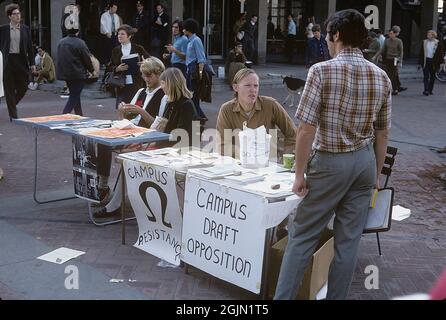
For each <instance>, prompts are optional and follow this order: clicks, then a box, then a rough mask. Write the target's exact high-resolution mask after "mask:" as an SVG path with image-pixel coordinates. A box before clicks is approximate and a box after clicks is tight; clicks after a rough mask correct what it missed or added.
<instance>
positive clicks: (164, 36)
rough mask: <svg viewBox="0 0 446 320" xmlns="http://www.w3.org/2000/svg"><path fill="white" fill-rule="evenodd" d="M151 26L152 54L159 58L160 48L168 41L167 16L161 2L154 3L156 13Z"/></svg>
mask: <svg viewBox="0 0 446 320" xmlns="http://www.w3.org/2000/svg"><path fill="white" fill-rule="evenodd" d="M152 26H153V36H152V43H151V46H152V51H153V53H152V55H154V56H155V57H157V58H161V54H162V49H163V47H164V46H165V45H166V44H167V43H168V42H169V41H168V39H169V16H168V15H167V13H165V12H164V6H163V5H162V4H161V3H158V4H157V5H156V15H155V17H154V18H153V23H152Z"/></svg>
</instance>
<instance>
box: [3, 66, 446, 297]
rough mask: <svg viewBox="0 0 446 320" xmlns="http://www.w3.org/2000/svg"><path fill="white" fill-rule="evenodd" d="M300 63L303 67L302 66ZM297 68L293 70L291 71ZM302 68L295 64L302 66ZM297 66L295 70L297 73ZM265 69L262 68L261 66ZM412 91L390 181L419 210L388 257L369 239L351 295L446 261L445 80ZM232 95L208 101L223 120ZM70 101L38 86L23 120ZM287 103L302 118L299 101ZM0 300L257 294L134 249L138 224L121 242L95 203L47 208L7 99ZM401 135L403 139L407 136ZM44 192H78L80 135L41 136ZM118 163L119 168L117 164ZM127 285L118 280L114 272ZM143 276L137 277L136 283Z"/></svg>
mask: <svg viewBox="0 0 446 320" xmlns="http://www.w3.org/2000/svg"><path fill="white" fill-rule="evenodd" d="M258 68H260V69H262V73H276V72H277V73H279V72H282V71H285V70H287V69H286V66H277V67H275V66H272V67H271V69H266V67H265V68H263V67H258ZM296 68H298V67H296ZM290 70H291V68H290ZM293 70H294V69H293ZM293 72H294V71H293ZM259 73H260V72H259ZM403 83H404V85H405V86H407V87H409V89H408V90H407V91H405V92H403V93H401V94H400V95H398V96H396V97H394V99H393V103H394V106H393V122H392V130H391V141H390V144H391V145H393V146H396V147H398V148H399V153H398V155H397V157H396V164H395V166H394V172H393V174H392V177H391V178H390V183H389V185H390V186H393V187H395V189H396V194H395V197H396V198H395V204H399V205H402V206H404V207H406V208H410V209H411V210H412V215H411V217H410V218H408V219H407V220H404V221H401V222H396V221H393V222H392V229H391V230H390V231H389V232H387V233H382V234H381V235H380V238H381V245H382V251H383V256H381V257H380V256H378V249H377V245H376V239H375V235H373V234H371V235H365V236H364V237H363V239H362V241H361V246H360V252H359V260H358V263H357V266H356V271H355V275H354V279H353V283H352V287H351V290H350V295H349V298H351V299H390V298H392V297H395V296H400V295H406V294H411V293H416V292H427V291H428V290H429V289H430V287H431V286H432V284H433V283H434V281H435V279H436V278H437V277H438V276H439V275H440V273H441V272H442V270H443V269H444V267H445V266H446V224H445V217H446V196H445V192H446V191H445V188H446V185H445V184H444V183H443V182H442V181H441V180H440V179H438V174H439V173H440V172H444V171H446V166H445V163H446V154H439V153H436V152H434V151H432V150H430V147H434V148H441V147H443V146H444V145H445V142H446V132H445V129H444V123H446V112H445V105H446V104H445V102H446V97H445V95H444V93H445V90H446V86H445V85H444V84H440V83H436V87H435V90H434V93H435V95H434V96H429V97H424V96H423V95H422V94H421V92H422V83H421V82H420V81H404V82H403ZM261 94H263V95H270V96H273V97H275V98H276V99H278V100H279V101H282V100H283V99H284V98H285V96H286V90H285V89H284V88H283V85H282V86H281V87H280V88H277V89H272V88H262V89H261ZM231 97H232V92H231V91H229V90H228V89H227V90H225V91H223V92H220V93H215V94H214V95H213V103H211V104H208V103H206V104H203V108H204V110H205V112H206V114H207V116H208V118H209V119H210V120H209V122H208V123H207V126H208V127H215V121H216V116H217V114H218V110H219V108H220V106H221V104H222V103H223V102H225V101H227V100H229V99H231ZM65 103H66V100H65V99H61V98H60V96H59V95H55V94H52V93H49V92H42V91H35V92H28V93H27V95H26V96H25V98H24V100H23V102H22V103H21V104H20V105H19V115H20V116H22V117H29V116H38V115H46V114H58V113H60V112H61V111H62V109H63V106H64V104H65ZM82 103H83V110H84V113H85V115H86V116H89V117H96V118H101V119H107V118H108V119H116V111H115V109H114V99H89V100H87V99H84V100H82ZM285 107H286V110H287V111H288V112H289V113H290V115H293V114H294V112H295V108H289V107H287V106H285ZM0 133H2V135H1V136H0V144H1V146H2V147H1V148H0V167H2V168H3V170H4V178H3V179H2V180H0V242H1V243H2V245H1V250H0V297H1V298H3V299H6V298H8V299H40V298H46V299H62V298H63V299H80V298H82V299H90V298H91V299H188V300H200V299H256V298H257V296H256V295H254V294H251V293H249V292H247V291H245V290H243V289H240V288H238V287H235V286H233V285H230V284H228V283H226V282H224V281H222V280H219V279H217V278H214V277H212V276H210V275H208V274H205V273H204V272H202V271H200V270H197V269H195V268H190V272H189V274H185V273H184V270H183V269H181V268H176V269H171V268H162V267H159V266H157V263H158V262H159V259H158V258H155V257H153V256H151V255H149V254H147V253H145V252H143V251H140V250H138V249H136V248H134V247H133V246H132V244H133V243H134V242H135V241H136V237H137V234H138V228H137V225H136V223H135V222H130V223H128V224H127V229H126V231H127V244H126V245H125V246H123V245H121V233H120V232H121V226H120V225H111V226H107V227H95V226H94V225H93V224H92V223H90V222H89V221H88V216H87V205H86V203H85V201H83V200H80V199H74V200H69V201H63V202H56V203H52V204H46V205H37V204H35V203H34V201H33V200H32V184H31V182H32V177H33V143H32V134H31V132H30V131H29V130H26V129H24V127H22V126H18V125H14V124H12V123H10V122H9V119H8V116H7V111H6V107H5V104H4V102H3V101H2V103H1V105H0ZM397 141H399V142H397ZM39 150H40V153H39V190H40V193H39V197H41V198H54V197H57V196H63V195H69V194H70V193H72V192H73V182H72V173H71V169H72V165H71V161H72V160H71V138H70V137H67V136H63V135H60V134H57V133H54V132H50V131H41V132H40V135H39ZM113 166H114V167H113V168H112V170H114V172H116V170H117V167H116V165H115V164H114V165H113ZM62 246H65V247H68V248H72V249H76V250H82V251H85V252H86V254H85V255H83V256H81V257H79V258H77V259H74V260H71V261H69V262H67V263H66V264H64V265H61V266H58V265H53V264H50V263H47V262H44V261H40V260H37V259H36V257H37V256H39V255H41V254H42V253H46V252H49V251H51V250H54V249H56V248H59V247H62ZM67 265H75V266H77V267H78V269H79V272H80V274H79V277H80V288H79V290H77V291H76V290H66V289H65V287H64V279H65V278H66V277H67V276H68V275H67V274H65V273H64V271H65V267H66V266H67ZM368 265H376V266H378V267H379V289H378V290H367V289H366V288H365V286H364V281H365V279H366V277H367V274H366V273H365V269H366V267H367V266H368ZM112 278H115V279H123V280H124V282H123V283H110V279H112ZM129 279H131V280H135V281H134V282H129V281H128V280H129Z"/></svg>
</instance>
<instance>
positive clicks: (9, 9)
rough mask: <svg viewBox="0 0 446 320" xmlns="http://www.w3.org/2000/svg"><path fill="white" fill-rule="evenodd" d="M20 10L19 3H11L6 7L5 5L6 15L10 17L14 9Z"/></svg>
mask: <svg viewBox="0 0 446 320" xmlns="http://www.w3.org/2000/svg"><path fill="white" fill-rule="evenodd" d="M16 9H17V10H19V11H20V7H19V5H18V4H17V3H11V4H8V5H7V6H6V7H5V13H6V15H7V16H8V17H10V16H11V15H12V12H13V11H14V10H16Z"/></svg>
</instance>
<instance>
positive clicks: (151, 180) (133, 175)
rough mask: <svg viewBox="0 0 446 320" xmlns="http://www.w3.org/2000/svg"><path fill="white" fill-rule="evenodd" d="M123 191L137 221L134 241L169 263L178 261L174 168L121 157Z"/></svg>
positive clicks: (178, 215)
mask: <svg viewBox="0 0 446 320" xmlns="http://www.w3.org/2000/svg"><path fill="white" fill-rule="evenodd" d="M124 170H125V181H126V184H127V194H128V197H129V200H130V203H131V205H132V208H133V210H134V212H135V216H136V220H137V222H138V229H139V236H138V239H137V241H136V243H135V244H134V246H135V247H136V248H138V249H141V250H143V251H145V252H148V253H150V254H152V255H154V256H156V257H158V258H160V259H163V260H165V261H167V262H169V263H172V264H175V265H177V266H178V265H180V253H181V226H182V223H183V218H182V216H181V211H180V205H179V202H178V196H177V191H176V183H175V170H172V169H170V168H165V167H159V166H156V165H149V164H143V163H140V162H137V161H133V160H125V161H124Z"/></svg>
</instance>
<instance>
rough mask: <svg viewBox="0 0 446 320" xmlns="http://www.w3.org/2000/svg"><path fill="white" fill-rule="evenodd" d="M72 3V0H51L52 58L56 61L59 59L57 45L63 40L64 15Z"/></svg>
mask: <svg viewBox="0 0 446 320" xmlns="http://www.w3.org/2000/svg"><path fill="white" fill-rule="evenodd" d="M72 3H73V1H72V0H60V1H59V0H57V1H56V0H51V56H52V57H53V58H54V59H56V58H57V56H56V51H57V45H58V44H59V41H60V39H62V27H61V21H62V14H63V11H64V8H65V6H67V5H69V4H72Z"/></svg>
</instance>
